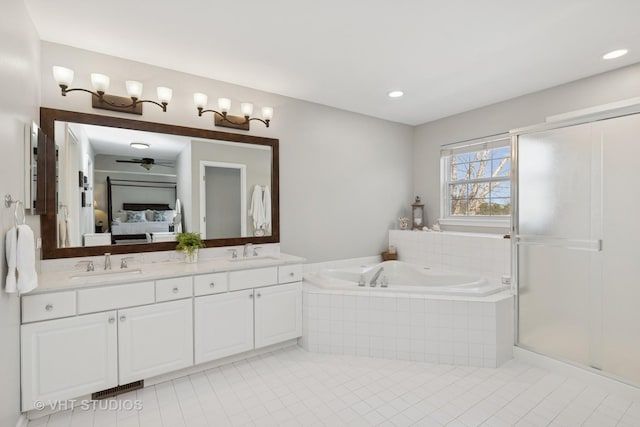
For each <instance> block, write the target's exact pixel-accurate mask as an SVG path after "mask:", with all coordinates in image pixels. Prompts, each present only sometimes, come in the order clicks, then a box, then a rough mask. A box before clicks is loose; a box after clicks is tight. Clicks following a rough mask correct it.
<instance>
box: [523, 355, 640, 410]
mask: <svg viewBox="0 0 640 427" xmlns="http://www.w3.org/2000/svg"><path fill="white" fill-rule="evenodd" d="M513 357H514V359H517V360H521V361H523V362H527V363H529V364H531V365H535V366H538V367H540V368H544V369H548V370H550V371H552V372H557V373H560V374H562V375H566V376H568V377H571V378H574V379H576V380H579V381H583V382H585V383H587V384H591V385H594V386H596V387H598V388H601V389H603V390H605V391H607V392H609V393H613V394H615V395H617V396H620V397H625V398H627V399H630V400H634V401H640V388H638V387H636V386H634V385H631V384H627V383H624V382H622V381H620V380H617V379H615V378H611V377H609V376H607V375H605V374H604V373H601V372H599V371H597V370H595V369H589V368H586V367H583V366H577V365H573V364H571V363H568V362H564V361H561V360H556V359H552V358H551V357H548V356H544V355H542V354H540V353H536V352H535V351H531V350H527V349H524V348H522V347H513Z"/></svg>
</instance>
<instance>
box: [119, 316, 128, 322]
mask: <svg viewBox="0 0 640 427" xmlns="http://www.w3.org/2000/svg"><path fill="white" fill-rule="evenodd" d="M125 320H127V316H125V315H124V314H123V315H122V316H120V321H121V322H124V321H125Z"/></svg>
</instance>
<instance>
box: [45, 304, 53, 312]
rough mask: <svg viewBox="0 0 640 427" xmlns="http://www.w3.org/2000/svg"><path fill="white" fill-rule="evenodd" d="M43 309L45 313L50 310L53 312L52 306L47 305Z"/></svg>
mask: <svg viewBox="0 0 640 427" xmlns="http://www.w3.org/2000/svg"><path fill="white" fill-rule="evenodd" d="M44 309H45V310H47V311H51V310H53V304H47V305H45V306H44Z"/></svg>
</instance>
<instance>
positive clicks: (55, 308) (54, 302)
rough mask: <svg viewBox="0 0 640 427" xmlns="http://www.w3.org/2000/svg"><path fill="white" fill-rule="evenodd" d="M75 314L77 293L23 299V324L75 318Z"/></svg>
mask: <svg viewBox="0 0 640 427" xmlns="http://www.w3.org/2000/svg"><path fill="white" fill-rule="evenodd" d="M75 314H76V293H75V292H72V291H70V292H52V293H50V294H40V295H30V296H24V297H22V322H23V323H27V322H37V321H38V320H48V319H56V318H58V317H68V316H74V315H75Z"/></svg>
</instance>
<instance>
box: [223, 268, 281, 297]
mask: <svg viewBox="0 0 640 427" xmlns="http://www.w3.org/2000/svg"><path fill="white" fill-rule="evenodd" d="M276 283H278V267H268V268H255V269H252V270H241V271H232V272H230V273H229V290H230V291H238V290H241V289H250V288H259V287H261V286H269V285H275V284H276Z"/></svg>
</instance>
